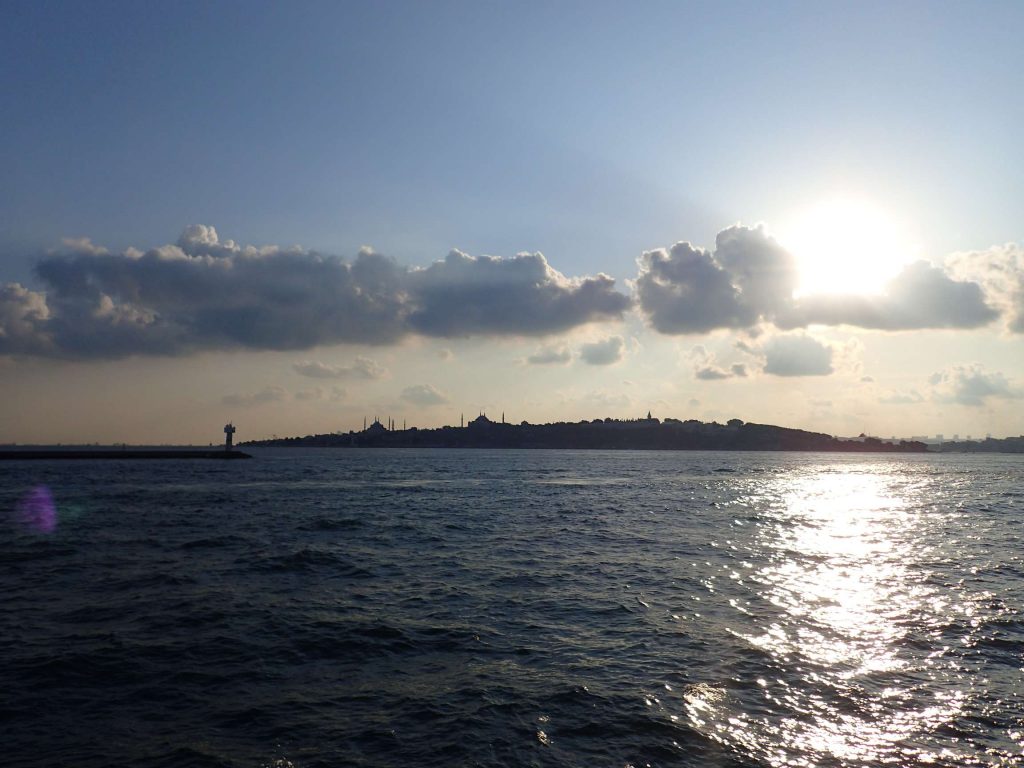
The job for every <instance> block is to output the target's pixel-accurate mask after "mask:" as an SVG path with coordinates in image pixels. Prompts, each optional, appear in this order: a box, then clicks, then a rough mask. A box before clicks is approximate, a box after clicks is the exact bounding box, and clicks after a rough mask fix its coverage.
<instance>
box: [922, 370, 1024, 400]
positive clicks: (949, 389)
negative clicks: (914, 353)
mask: <svg viewBox="0 0 1024 768" xmlns="http://www.w3.org/2000/svg"><path fill="white" fill-rule="evenodd" d="M928 383H929V384H930V385H931V386H932V392H933V395H934V397H935V398H936V399H937V400H940V401H942V402H948V403H958V404H960V405H968V406H972V407H978V406H982V405H984V404H985V403H986V401H987V400H989V399H992V398H994V399H1004V400H1016V399H1019V398H1021V397H1024V390H1022V389H1021V388H1020V387H1016V386H1014V385H1012V384H1011V383H1010V382H1009V381H1008V380H1007V379H1006V377H1005V376H1004V375H1003V374H1002V373H999V372H998V371H996V372H993V373H988V372H986V371H985V369H984V367H983V366H981V365H978V364H977V363H975V364H973V365H966V366H965V365H954V366H952V367H950V368H947V369H945V370H944V371H939V372H938V373H934V374H932V376H931V377H930V378H929V379H928Z"/></svg>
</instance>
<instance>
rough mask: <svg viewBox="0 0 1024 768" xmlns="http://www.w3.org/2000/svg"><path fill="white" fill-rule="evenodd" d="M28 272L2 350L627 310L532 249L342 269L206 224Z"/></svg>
mask: <svg viewBox="0 0 1024 768" xmlns="http://www.w3.org/2000/svg"><path fill="white" fill-rule="evenodd" d="M36 272H37V274H38V276H39V278H40V280H41V281H42V282H43V283H44V285H45V286H46V290H45V292H35V291H30V290H27V289H25V288H24V287H22V286H20V285H18V284H8V285H6V286H3V287H0V354H25V355H46V356H55V357H73V358H75V357H76V358H118V357H124V356H128V355H135V354H155V355H184V354H189V353H191V352H195V351H201V350H208V349H233V348H248V349H275V350H287V349H296V350H298V349H309V348H311V347H314V346H318V345H321V344H338V343H357V344H391V343H395V342H397V341H399V340H401V339H402V338H403V337H405V336H407V335H409V334H420V335H423V336H432V337H445V338H448V337H460V336H471V335H490V336H501V335H527V336H530V335H532V336H542V335H546V334H552V333H558V332H561V331H566V330H569V329H572V328H575V327H577V326H580V325H583V324H585V323H589V322H593V321H601V320H617V319H620V318H621V317H622V315H623V313H624V312H625V311H626V310H627V309H629V307H630V306H631V301H630V299H629V297H627V296H625V295H624V294H621V293H619V292H617V291H616V290H615V281H614V280H612V279H611V278H610V277H607V276H606V275H597V276H596V277H584V278H568V277H566V276H565V275H563V274H561V273H560V272H558V271H557V270H555V269H554V268H552V267H551V266H550V265H549V264H548V262H547V260H546V259H545V258H544V256H542V255H541V254H539V253H534V254H519V255H517V256H514V257H511V258H504V259H503V258H493V257H489V256H482V257H473V256H469V255H467V254H464V253H461V252H459V251H453V252H452V253H450V254H449V255H448V257H447V258H446V259H444V260H443V261H439V262H435V263H434V264H432V265H431V266H429V267H427V268H425V269H418V268H411V267H403V266H401V265H399V264H398V263H397V262H395V261H394V260H392V259H390V258H388V257H385V256H382V255H381V254H379V253H375V252H374V251H372V250H370V249H364V250H362V251H361V252H360V253H359V255H358V256H357V257H356V259H355V260H354V261H352V262H351V263H350V262H347V261H345V260H343V259H340V258H338V257H335V256H327V255H323V254H320V253H317V252H315V251H308V250H303V249H301V248H297V247H296V248H280V247H277V246H267V247H263V248H256V247H253V246H240V245H237V244H236V243H235V242H234V241H231V240H223V241H222V240H220V238H219V237H218V235H217V232H216V230H215V229H214V228H213V227H206V226H192V227H189V228H187V229H186V230H185V232H184V233H183V234H182V236H181V237H180V238H179V239H178V241H177V243H175V244H174V245H165V246H163V247H160V248H156V249H153V250H150V251H146V252H141V251H137V250H134V249H129V250H127V251H125V252H124V253H120V254H111V253H109V252H107V251H105V250H103V249H102V248H98V247H96V246H94V245H93V244H92V243H91V242H89V241H88V240H76V241H66V242H65V247H64V250H63V251H62V252H59V253H55V254H52V255H50V256H47V257H46V258H44V259H43V260H42V261H41V262H40V263H39V264H38V265H37V268H36ZM297 370H298V369H297ZM299 372H300V373H305V375H310V376H314V377H316V376H317V375H318V373H317V372H315V371H314V369H309V370H308V371H305V372H304V371H299ZM336 373H337V372H336ZM319 375H321V377H323V378H331V377H332V374H331V372H330V371H322V372H321V374H319ZM339 377H343V375H341V376H339Z"/></svg>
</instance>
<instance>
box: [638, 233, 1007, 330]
mask: <svg viewBox="0 0 1024 768" xmlns="http://www.w3.org/2000/svg"><path fill="white" fill-rule="evenodd" d="M1011 255H1012V258H1010V257H1009V256H1008V255H1007V253H1005V252H1000V253H998V254H994V255H993V254H990V258H989V259H988V261H986V262H985V264H986V274H988V275H990V276H997V275H1000V274H1004V275H1005V274H1007V273H1013V274H1014V275H1015V276H1016V279H1018V280H1020V281H1024V277H1022V275H1024V270H1022V269H1021V262H1020V258H1019V255H1018V253H1016V252H1015V253H1013V254H1011ZM965 274H966V273H963V274H959V273H958V274H956V275H955V274H950V273H947V272H946V271H945V270H944V269H942V268H940V267H936V266H934V265H932V264H929V263H927V262H924V261H919V262H916V263H914V264H910V265H908V266H907V267H905V268H904V269H903V271H902V272H901V273H900V274H899V275H897V276H896V277H895V278H894V279H893V280H892V281H891V282H890V283H889V285H888V286H887V287H886V290H885V292H884V293H883V294H881V295H879V296H859V295H811V296H802V297H794V295H793V293H794V289H795V287H796V285H797V268H796V264H795V261H794V259H793V257H792V256H791V255H790V254H789V253H788V252H787V251H786V250H785V249H784V248H782V247H781V246H780V245H779V244H778V243H777V242H776V241H775V240H774V239H773V238H772V237H770V236H769V235H768V234H767V233H766V232H765V230H764V228H763V227H753V228H751V227H744V226H739V225H737V226H733V227H729V228H728V229H725V230H723V231H721V232H719V233H718V236H717V238H716V240H715V250H714V251H713V252H709V251H705V250H703V249H701V248H696V247H694V246H693V245H691V244H690V243H687V242H680V243H676V244H675V245H674V246H672V248H670V249H668V250H665V249H658V250H653V251H647V252H645V253H644V254H643V255H642V256H641V258H640V260H639V275H638V277H637V279H636V282H635V289H636V295H637V298H638V301H639V305H640V309H641V311H642V312H643V313H644V315H645V316H646V317H647V320H648V322H649V323H650V324H651V326H653V327H654V328H655V329H657V330H658V331H661V332H662V333H668V334H685V333H706V332H709V331H713V330H716V329H721V328H732V329H746V330H751V331H753V330H755V329H756V327H757V326H758V325H759V324H760V323H774V324H775V325H776V326H777V327H779V328H782V329H785V330H789V329H794V328H805V327H807V326H810V325H850V326H855V327H860V328H870V329H878V330H888V331H900V330H919V329H926V328H978V327H980V326H983V325H986V324H988V323H990V322H992V321H993V320H994V319H995V318H996V317H997V316H998V314H999V312H998V311H997V309H995V308H993V307H991V306H989V305H988V304H987V303H986V296H985V293H984V292H983V290H982V285H980V284H979V283H978V282H975V281H974V280H973V279H958V277H963V276H964V275H965ZM993 280H994V278H993ZM1004 284H1005V281H1004ZM1022 284H1024V283H1018V284H1017V285H1018V287H1019V286H1020V285H1022ZM1014 290H1016V291H1017V292H1016V293H1014V291H1013V290H1010V291H1004V293H1006V297H1005V298H1004V299H1003V303H1004V304H1006V305H1007V306H1012V307H1015V308H1016V309H1017V310H1019V309H1021V308H1022V307H1024V304H1022V302H1024V289H1014ZM1014 311H1016V310H1014ZM1016 316H1017V317H1020V318H1024V314H1021V313H1018V315H1016ZM1020 322H1021V325H1022V329H1024V319H1022V320H1021V321H1020Z"/></svg>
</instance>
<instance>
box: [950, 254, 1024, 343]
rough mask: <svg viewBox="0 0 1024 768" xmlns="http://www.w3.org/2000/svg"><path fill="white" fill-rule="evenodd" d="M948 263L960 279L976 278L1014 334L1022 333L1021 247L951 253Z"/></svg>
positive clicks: (1023, 260) (1023, 271)
mask: <svg viewBox="0 0 1024 768" xmlns="http://www.w3.org/2000/svg"><path fill="white" fill-rule="evenodd" d="M947 266H948V267H949V269H950V270H951V271H952V272H953V274H955V275H957V276H958V277H960V278H961V279H964V280H975V281H977V282H978V283H980V284H981V286H982V287H983V288H984V290H985V294H986V296H987V297H988V298H989V301H990V302H991V303H992V304H993V305H994V306H996V307H998V308H999V309H1000V310H1001V311H1002V313H1003V314H1004V316H1005V317H1006V320H1007V326H1008V327H1009V329H1010V330H1011V331H1013V332H1014V333H1024V248H1022V247H1021V246H1019V245H1017V244H1015V243H1008V244H1007V245H1000V246H995V247H994V248H989V249H988V250H987V251H971V252H968V253H956V254H953V255H952V256H951V257H950V258H949V259H948V260H947Z"/></svg>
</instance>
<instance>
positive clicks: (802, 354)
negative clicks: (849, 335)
mask: <svg viewBox="0 0 1024 768" xmlns="http://www.w3.org/2000/svg"><path fill="white" fill-rule="evenodd" d="M761 349H762V352H763V353H764V372H765V373H770V374H772V375H774V376H828V375H829V374H830V373H832V371H833V368H832V347H830V346H828V345H827V344H823V343H821V342H820V341H818V340H817V339H814V338H811V337H810V336H776V337H774V338H772V339H769V340H768V341H767V342H765V344H764V345H763V346H762V348H761Z"/></svg>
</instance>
